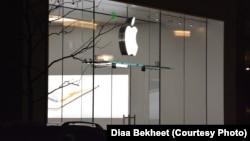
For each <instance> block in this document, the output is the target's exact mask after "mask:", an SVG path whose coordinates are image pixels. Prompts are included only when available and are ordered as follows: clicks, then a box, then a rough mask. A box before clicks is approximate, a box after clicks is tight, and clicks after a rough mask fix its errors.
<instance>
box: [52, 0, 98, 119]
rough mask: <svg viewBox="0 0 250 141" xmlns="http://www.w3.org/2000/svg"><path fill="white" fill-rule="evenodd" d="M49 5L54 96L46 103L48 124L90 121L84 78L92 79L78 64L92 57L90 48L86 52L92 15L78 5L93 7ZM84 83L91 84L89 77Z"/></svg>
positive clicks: (67, 3) (88, 89)
mask: <svg viewBox="0 0 250 141" xmlns="http://www.w3.org/2000/svg"><path fill="white" fill-rule="evenodd" d="M51 3H52V5H50V9H51V10H50V13H49V18H50V20H52V21H51V23H50V26H49V31H50V38H49V41H50V42H49V46H50V47H49V49H50V50H49V54H50V55H49V61H50V63H53V62H55V63H54V64H52V65H51V67H50V69H49V70H50V71H49V87H50V90H49V92H53V93H52V94H50V96H51V97H50V98H49V101H48V108H49V110H48V123H50V122H57V123H62V122H64V121H68V120H70V121H72V120H82V118H90V119H91V118H92V114H91V112H92V105H93V104H92V98H90V100H88V103H84V99H85V98H86V97H89V96H88V95H91V90H92V86H91V85H85V83H86V81H85V80H84V79H85V76H84V77H83V75H85V74H86V75H91V76H93V75H92V69H91V67H89V66H88V65H86V64H82V62H81V60H84V59H92V56H93V55H91V54H93V53H91V52H92V48H89V47H91V46H92V41H91V38H92V33H93V29H94V28H93V27H94V26H93V23H92V19H93V18H92V17H93V16H92V15H93V14H92V12H91V9H85V10H80V9H81V5H85V6H88V7H92V8H93V5H92V3H91V2H89V1H82V3H78V2H77V3H72V1H64V3H62V1H51ZM53 4H55V5H57V6H53ZM88 48H89V49H88ZM55 75H56V76H55ZM58 75H59V76H58ZM87 79H88V84H91V81H92V77H88V78H87ZM92 82H93V81H92ZM86 104H87V106H86ZM50 107H53V109H51V108H50ZM86 107H87V108H86ZM86 111H87V114H85V113H86ZM51 118H53V119H51ZM54 118H56V119H54ZM85 121H86V120H85ZM87 121H91V120H87Z"/></svg>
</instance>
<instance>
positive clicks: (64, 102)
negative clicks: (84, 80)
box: [48, 85, 99, 110]
mask: <svg viewBox="0 0 250 141" xmlns="http://www.w3.org/2000/svg"><path fill="white" fill-rule="evenodd" d="M97 88H99V85H98V86H96V87H94V88H93V89H90V90H87V91H83V90H77V91H74V92H71V93H69V94H67V96H66V97H65V98H63V99H61V100H59V101H57V100H53V101H55V102H60V103H63V105H61V104H60V106H58V107H49V108H48V109H49V110H60V109H61V108H63V107H65V106H67V105H69V104H70V103H72V102H74V101H76V100H77V99H79V98H81V97H82V96H84V95H86V94H89V93H90V92H92V91H93V90H94V89H97ZM77 94H80V95H78V96H77ZM72 97H73V98H72ZM70 98H71V99H70ZM67 100H68V101H67Z"/></svg>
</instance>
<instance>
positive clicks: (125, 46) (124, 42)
mask: <svg viewBox="0 0 250 141" xmlns="http://www.w3.org/2000/svg"><path fill="white" fill-rule="evenodd" d="M134 23H135V17H131V18H128V20H127V22H126V25H125V26H122V27H121V28H120V31H119V46H120V51H121V54H122V55H130V56H136V53H137V51H138V45H137V41H136V35H137V31H138V30H137V28H136V27H135V26H134Z"/></svg>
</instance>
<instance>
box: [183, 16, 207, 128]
mask: <svg viewBox="0 0 250 141" xmlns="http://www.w3.org/2000/svg"><path fill="white" fill-rule="evenodd" d="M201 20H202V19H200V18H196V17H186V21H185V30H188V31H190V33H191V36H190V37H189V38H188V37H187V38H186V39H185V74H184V75H185V80H184V82H185V123H186V124H205V123H206V23H205V22H203V21H201Z"/></svg>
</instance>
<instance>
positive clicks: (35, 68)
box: [21, 0, 121, 120]
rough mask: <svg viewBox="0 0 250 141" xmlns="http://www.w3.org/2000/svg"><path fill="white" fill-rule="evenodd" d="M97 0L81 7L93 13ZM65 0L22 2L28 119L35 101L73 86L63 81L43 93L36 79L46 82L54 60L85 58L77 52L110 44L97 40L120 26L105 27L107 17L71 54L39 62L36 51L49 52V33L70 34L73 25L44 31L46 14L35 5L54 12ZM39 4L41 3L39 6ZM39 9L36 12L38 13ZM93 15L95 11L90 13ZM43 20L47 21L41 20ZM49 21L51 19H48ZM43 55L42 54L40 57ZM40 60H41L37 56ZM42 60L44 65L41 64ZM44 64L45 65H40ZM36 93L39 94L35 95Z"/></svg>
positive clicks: (27, 0)
mask: <svg viewBox="0 0 250 141" xmlns="http://www.w3.org/2000/svg"><path fill="white" fill-rule="evenodd" d="M72 2H73V3H74V4H78V3H80V2H83V1H82V0H77V1H72ZM101 2H102V1H100V2H99V3H95V1H93V6H91V7H87V8H85V9H82V11H84V10H90V9H92V10H93V12H95V10H94V9H95V8H97V7H99V6H100V5H101ZM66 3H67V2H63V1H61V0H55V4H54V5H50V6H49V7H48V5H42V4H44V2H42V0H38V2H37V1H32V0H26V1H24V3H23V4H24V8H23V10H24V18H23V19H24V28H25V31H27V32H23V39H22V40H23V44H24V45H25V47H26V48H25V49H24V50H26V51H25V53H24V54H23V55H24V56H25V57H24V61H23V62H21V64H22V66H23V69H24V71H23V72H24V73H25V74H24V79H23V81H26V82H25V83H24V86H23V91H24V93H25V94H26V95H27V96H28V97H27V102H28V108H29V109H28V119H30V120H32V119H33V112H34V104H35V103H37V102H40V101H42V100H47V96H48V94H51V93H53V92H54V91H57V90H58V89H61V88H64V87H67V86H69V85H76V84H75V82H73V83H71V82H63V85H61V86H59V87H58V88H56V89H55V90H52V91H50V92H49V93H48V92H47V93H46V94H44V92H45V91H46V90H44V87H43V88H42V87H40V86H39V85H40V84H39V81H43V82H44V81H46V80H44V79H45V78H46V77H47V75H48V69H49V68H50V67H51V66H52V65H54V64H55V63H58V62H60V61H62V60H65V59H69V58H73V59H74V60H76V61H81V62H83V61H84V60H83V59H81V58H80V57H79V55H80V54H83V53H85V52H86V51H88V50H90V49H93V48H97V47H98V48H104V47H107V46H109V44H110V43H108V44H106V45H101V46H100V45H98V43H99V42H100V41H101V37H102V36H105V34H107V33H109V32H110V31H112V30H113V29H115V28H117V27H119V26H121V25H119V24H117V23H116V24H113V26H112V27H110V26H108V27H109V28H106V27H107V26H106V25H108V24H109V23H110V20H107V22H104V23H103V24H101V25H100V26H99V28H98V32H93V33H94V34H93V37H91V38H89V39H88V40H87V41H86V42H85V43H83V44H82V45H80V46H79V48H78V49H77V50H75V51H74V52H73V53H72V54H70V55H67V56H62V57H61V58H58V59H55V60H54V61H52V62H50V63H49V64H47V65H46V63H47V62H46V60H42V61H41V62H39V61H37V60H39V53H40V54H42V53H41V52H43V54H46V52H47V51H48V50H47V49H46V47H47V43H48V37H49V36H58V35H61V34H70V33H72V32H73V31H74V30H75V28H74V27H72V26H62V29H61V30H60V31H59V32H56V33H51V34H47V32H45V31H47V29H46V28H48V25H49V24H48V15H46V14H44V13H39V12H40V11H39V10H34V8H41V7H42V6H43V7H42V8H45V9H46V8H49V9H48V13H47V14H50V13H51V12H54V11H57V10H58V11H60V10H62V9H63V8H64V5H65V4H66ZM41 5H42V6H41ZM75 10H79V9H77V8H73V9H71V10H69V11H68V12H67V13H64V15H62V16H61V18H63V17H66V16H68V15H69V14H70V13H71V12H73V11H75ZM37 11H39V12H37ZM93 14H94V13H93ZM44 21H46V23H45V22H44ZM50 22H51V21H50ZM43 58H44V57H43ZM40 60H41V59H40ZM41 63H43V64H45V65H41ZM41 66H46V67H41ZM38 93H39V94H38Z"/></svg>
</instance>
